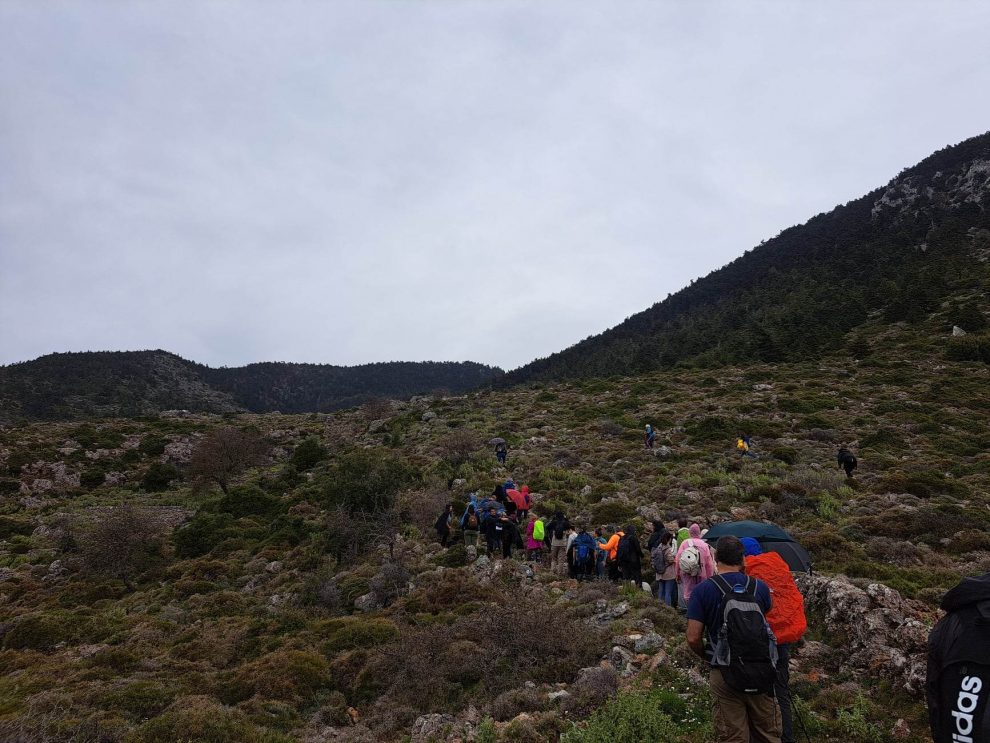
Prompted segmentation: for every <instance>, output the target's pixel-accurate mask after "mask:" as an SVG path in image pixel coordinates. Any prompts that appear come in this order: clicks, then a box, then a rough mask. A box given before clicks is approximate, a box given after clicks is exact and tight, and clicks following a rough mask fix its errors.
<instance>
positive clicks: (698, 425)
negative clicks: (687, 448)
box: [684, 416, 739, 442]
mask: <svg viewBox="0 0 990 743" xmlns="http://www.w3.org/2000/svg"><path fill="white" fill-rule="evenodd" d="M736 429H737V426H736V424H735V423H734V422H733V421H729V420H726V419H725V418H720V417H718V416H709V417H707V418H702V419H701V420H698V421H694V420H692V421H688V423H687V424H686V425H685V426H684V432H685V433H686V434H687V435H688V436H690V437H691V438H692V439H693V440H694V441H696V442H703V441H718V440H719V439H727V440H728V439H732V438H734V437H735V436H738V435H739V431H737V430H736Z"/></svg>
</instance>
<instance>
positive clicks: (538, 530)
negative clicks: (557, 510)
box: [533, 519, 547, 542]
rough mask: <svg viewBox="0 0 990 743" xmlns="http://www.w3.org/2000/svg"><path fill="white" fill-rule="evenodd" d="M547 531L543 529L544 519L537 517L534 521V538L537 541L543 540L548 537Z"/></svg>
mask: <svg viewBox="0 0 990 743" xmlns="http://www.w3.org/2000/svg"><path fill="white" fill-rule="evenodd" d="M546 535H547V534H546V531H544V529H543V519H537V520H536V521H534V522H533V539H535V540H536V541H537V542H542V541H543V538H544V537H546Z"/></svg>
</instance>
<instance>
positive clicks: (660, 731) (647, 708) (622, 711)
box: [561, 690, 681, 743]
mask: <svg viewBox="0 0 990 743" xmlns="http://www.w3.org/2000/svg"><path fill="white" fill-rule="evenodd" d="M661 697H664V698H666V692H662V691H658V690H651V691H645V692H644V691H631V692H624V693H622V694H619V695H618V696H617V697H616V698H615V699H614V700H612V701H611V702H610V703H609V704H607V705H606V706H605V707H602V708H601V709H600V710H598V711H597V712H595V713H594V714H593V715H592V716H591V717H590V718H589V719H588V720H587V722H585V723H584V724H583V725H582V726H580V727H576V728H575V729H574V730H571V731H570V732H568V733H565V734H564V735H563V736H562V737H561V741H562V743H601V741H606V740H607V741H609V743H640V742H641V741H645V740H648V741H653V742H654V743H677V741H679V740H681V737H680V733H681V731H680V730H679V728H678V726H677V725H675V724H674V722H673V721H672V720H671V719H670V717H669V716H668V715H667V714H666V713H665V712H663V711H661V710H662V706H661ZM667 701H669V700H667Z"/></svg>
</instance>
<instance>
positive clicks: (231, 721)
mask: <svg viewBox="0 0 990 743" xmlns="http://www.w3.org/2000/svg"><path fill="white" fill-rule="evenodd" d="M248 740H250V741H258V742H259V743H261V742H262V741H265V742H266V743H276V741H277V740H287V739H282V738H274V737H270V736H268V735H265V734H264V733H262V732H261V731H260V730H258V729H257V728H256V727H255V726H254V725H252V724H250V723H249V722H248V721H247V720H245V719H244V716H243V714H242V713H240V712H238V711H236V710H233V709H230V708H229V707H224V706H222V705H220V704H218V703H217V702H216V701H214V700H213V699H211V698H209V697H205V696H198V697H183V698H181V699H179V700H177V701H176V702H175V703H174V704H173V705H172V706H171V707H170V708H169V709H168V710H166V711H165V712H163V713H162V714H161V715H159V716H158V717H155V718H153V719H151V720H148V722H146V723H144V724H143V725H141V726H140V727H139V728H137V729H136V730H135V731H134V732H133V733H131V734H130V735H128V736H127V738H125V742H124V743H179V742H180V741H181V742H182V743H185V742H186V741H196V742H197V743H243V741H248Z"/></svg>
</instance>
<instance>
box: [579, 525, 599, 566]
mask: <svg viewBox="0 0 990 743" xmlns="http://www.w3.org/2000/svg"><path fill="white" fill-rule="evenodd" d="M573 549H574V565H575V566H576V567H580V568H583V567H587V566H588V565H590V564H592V563H593V562H594V561H595V549H596V545H595V540H594V539H593V538H592V537H591V535H590V534H588V533H587V532H584V533H583V534H578V535H577V536H576V537H575V538H574V544H573Z"/></svg>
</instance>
